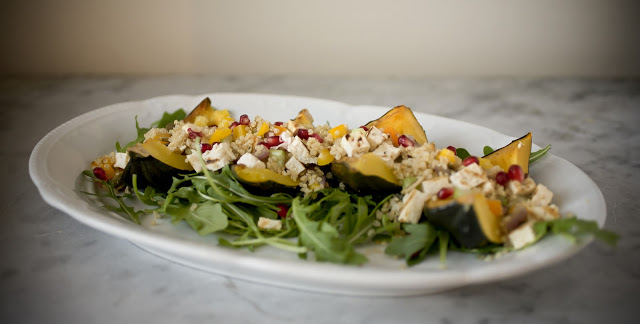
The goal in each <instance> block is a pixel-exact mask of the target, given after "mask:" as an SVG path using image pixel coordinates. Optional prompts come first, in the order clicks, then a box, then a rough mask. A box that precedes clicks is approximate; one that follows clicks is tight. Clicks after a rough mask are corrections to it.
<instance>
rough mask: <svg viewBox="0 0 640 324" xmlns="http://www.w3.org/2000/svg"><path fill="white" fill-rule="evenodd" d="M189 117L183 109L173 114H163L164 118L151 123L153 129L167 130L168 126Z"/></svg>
mask: <svg viewBox="0 0 640 324" xmlns="http://www.w3.org/2000/svg"><path fill="white" fill-rule="evenodd" d="M185 117H187V114H186V113H185V112H184V110H183V109H182V108H180V109H178V110H176V111H174V112H173V113H169V112H165V113H164V114H162V118H160V120H158V121H155V122H153V123H151V126H150V127H151V128H154V127H159V128H165V127H166V126H167V125H169V124H172V123H173V122H174V121H176V120H183V119H184V118H185Z"/></svg>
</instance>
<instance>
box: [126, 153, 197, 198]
mask: <svg viewBox="0 0 640 324" xmlns="http://www.w3.org/2000/svg"><path fill="white" fill-rule="evenodd" d="M129 158H130V160H129V163H127V166H126V167H125V169H124V171H123V173H122V176H121V177H120V181H123V182H124V183H125V184H126V185H128V186H129V187H133V175H134V174H136V175H137V186H138V189H140V190H142V189H144V188H146V187H148V186H151V187H153V188H155V189H157V190H159V191H162V192H166V191H168V190H169V188H171V184H173V177H179V175H180V174H185V173H188V172H189V171H185V170H180V169H176V168H174V167H172V166H170V165H167V164H164V163H162V162H160V161H159V160H157V159H156V158H154V157H152V156H148V157H143V156H140V155H138V154H136V153H134V152H129Z"/></svg>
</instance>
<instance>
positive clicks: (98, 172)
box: [93, 167, 108, 181]
mask: <svg viewBox="0 0 640 324" xmlns="http://www.w3.org/2000/svg"><path fill="white" fill-rule="evenodd" d="M93 175H94V176H96V178H98V179H100V180H102V181H107V180H108V179H107V172H106V171H104V169H103V168H101V167H95V168H93Z"/></svg>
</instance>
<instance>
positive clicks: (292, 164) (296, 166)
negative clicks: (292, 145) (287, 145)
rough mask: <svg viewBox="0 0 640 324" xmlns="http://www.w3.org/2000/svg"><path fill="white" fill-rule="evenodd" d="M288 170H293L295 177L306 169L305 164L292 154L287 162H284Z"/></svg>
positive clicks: (292, 173)
mask: <svg viewBox="0 0 640 324" xmlns="http://www.w3.org/2000/svg"><path fill="white" fill-rule="evenodd" d="M284 167H285V168H287V170H289V171H291V175H292V176H293V178H294V179H296V178H298V175H299V174H300V172H302V171H304V169H305V168H304V165H303V164H302V163H300V161H298V160H297V159H296V158H295V157H294V156H292V157H291V158H290V159H289V161H287V163H285V164H284Z"/></svg>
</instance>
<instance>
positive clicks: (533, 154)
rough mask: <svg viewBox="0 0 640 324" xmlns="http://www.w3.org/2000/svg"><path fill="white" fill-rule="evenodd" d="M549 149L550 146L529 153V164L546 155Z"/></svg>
mask: <svg viewBox="0 0 640 324" xmlns="http://www.w3.org/2000/svg"><path fill="white" fill-rule="evenodd" d="M550 149H551V144H549V145H547V146H546V147H545V148H543V149H540V150H538V151H535V152H531V155H529V164H531V163H533V162H535V161H538V160H539V159H540V158H541V157H543V156H544V155H545V154H547V152H549V150H550Z"/></svg>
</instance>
